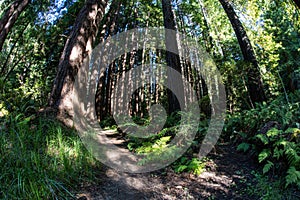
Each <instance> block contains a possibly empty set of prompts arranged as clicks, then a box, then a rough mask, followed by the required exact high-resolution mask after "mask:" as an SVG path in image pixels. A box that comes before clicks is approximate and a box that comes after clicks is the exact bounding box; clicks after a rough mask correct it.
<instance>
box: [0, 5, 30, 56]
mask: <svg viewBox="0 0 300 200" xmlns="http://www.w3.org/2000/svg"><path fill="white" fill-rule="evenodd" d="M29 3H30V0H17V1H15V2H14V3H13V4H11V6H10V7H9V8H8V9H7V10H6V11H5V13H4V15H3V17H2V18H1V20H0V51H2V48H3V44H4V41H5V39H6V37H7V35H8V33H9V31H10V30H11V29H12V27H13V26H14V24H15V22H16V21H17V19H18V17H19V16H20V14H21V13H22V12H23V10H25V8H26V7H27V5H28V4H29Z"/></svg>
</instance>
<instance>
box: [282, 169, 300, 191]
mask: <svg viewBox="0 0 300 200" xmlns="http://www.w3.org/2000/svg"><path fill="white" fill-rule="evenodd" d="M285 181H286V184H285V187H288V186H289V185H291V184H296V185H297V186H298V187H300V171H297V170H296V168H295V167H290V168H289V169H288V171H287V175H286V177H285Z"/></svg>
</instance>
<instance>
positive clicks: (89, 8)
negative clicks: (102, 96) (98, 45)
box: [49, 0, 108, 125]
mask: <svg viewBox="0 0 300 200" xmlns="http://www.w3.org/2000/svg"><path fill="white" fill-rule="evenodd" d="M107 2H108V0H88V1H87V2H86V4H85V5H84V7H83V8H82V9H81V10H80V12H79V14H78V16H77V18H76V20H75V24H74V26H73V29H72V32H71V34H70V36H69V38H68V40H67V42H66V44H65V47H64V50H63V53H62V56H61V60H60V63H59V66H58V72H57V76H56V78H55V81H54V85H53V89H52V92H51V96H50V99H49V105H50V107H52V108H54V109H55V110H57V111H58V116H59V117H60V118H61V119H65V120H64V122H65V123H66V124H67V125H70V124H69V123H70V119H71V121H72V109H73V108H72V106H71V105H72V93H73V87H74V81H75V76H76V75H77V72H78V69H79V68H80V67H81V65H82V64H83V62H84V59H85V58H86V57H87V56H88V55H89V54H90V53H91V51H92V46H93V43H94V41H95V38H96V35H97V32H98V27H99V24H100V21H101V19H102V17H103V15H104V12H105V7H106V5H107Z"/></svg>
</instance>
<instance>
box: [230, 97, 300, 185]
mask: <svg viewBox="0 0 300 200" xmlns="http://www.w3.org/2000/svg"><path fill="white" fill-rule="evenodd" d="M296 96H297V95H296ZM296 96H295V95H290V97H292V98H291V99H294V101H295V103H292V104H283V102H284V97H278V98H277V99H276V100H274V101H272V102H271V103H270V104H261V105H257V107H256V108H255V109H251V110H248V111H243V112H241V113H239V114H236V115H235V116H229V117H228V123H227V125H226V127H225V131H226V132H227V131H228V130H230V131H233V132H234V133H236V134H235V135H234V137H235V138H234V140H233V141H234V142H237V143H239V144H238V147H237V149H238V150H239V151H244V152H251V153H252V154H253V155H255V156H257V159H258V162H259V163H260V164H261V165H262V168H263V169H262V171H263V173H264V174H270V175H272V176H276V175H279V176H283V177H285V185H286V187H287V186H295V185H299V182H300V179H299V178H298V176H297V173H298V172H299V171H300V145H299V140H300V138H299V133H300V129H299V119H300V104H299V102H297V100H296V99H297V98H298V96H297V98H295V97H296ZM270 122H272V123H270ZM269 126H270V127H269ZM231 136H233V135H231ZM291 174H293V176H292V175H291Z"/></svg>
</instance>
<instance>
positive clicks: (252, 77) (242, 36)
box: [219, 0, 266, 104]
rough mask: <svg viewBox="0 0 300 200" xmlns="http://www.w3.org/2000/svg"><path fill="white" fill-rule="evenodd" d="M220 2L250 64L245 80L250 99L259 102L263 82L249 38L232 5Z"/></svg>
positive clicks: (225, 1) (227, 0) (261, 99)
mask: <svg viewBox="0 0 300 200" xmlns="http://www.w3.org/2000/svg"><path fill="white" fill-rule="evenodd" d="M219 1H220V3H221V4H222V6H223V8H224V10H225V12H226V14H227V16H228V18H229V20H230V23H231V25H232V27H233V29H234V32H235V34H236V37H237V39H238V42H239V45H240V48H241V51H242V54H243V57H244V60H245V61H247V62H249V63H251V64H252V66H250V67H249V69H248V70H247V75H248V81H247V88H248V91H249V95H250V99H251V101H252V103H253V104H254V103H259V102H263V101H265V100H266V96H265V92H264V88H263V82H262V79H261V75H260V72H259V65H258V62H257V60H256V56H255V53H254V50H253V48H252V45H251V43H250V40H249V38H248V36H247V33H246V31H245V29H244V27H243V25H242V23H241V21H240V20H239V18H238V16H237V15H236V13H235V11H234V9H233V7H232V5H231V4H230V2H229V0H219Z"/></svg>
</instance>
